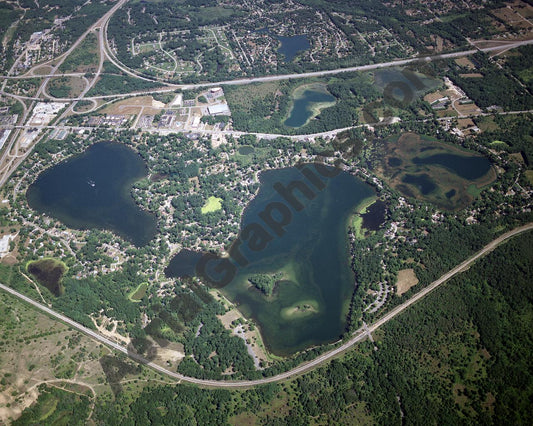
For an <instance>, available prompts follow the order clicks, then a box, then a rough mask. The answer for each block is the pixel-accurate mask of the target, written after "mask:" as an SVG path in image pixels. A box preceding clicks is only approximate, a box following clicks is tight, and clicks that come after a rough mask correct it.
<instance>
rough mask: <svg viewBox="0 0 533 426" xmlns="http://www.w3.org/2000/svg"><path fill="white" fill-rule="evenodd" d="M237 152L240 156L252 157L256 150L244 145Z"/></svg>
mask: <svg viewBox="0 0 533 426" xmlns="http://www.w3.org/2000/svg"><path fill="white" fill-rule="evenodd" d="M237 151H238V152H239V154H240V155H250V154H253V153H254V152H255V148H254V147H253V146H250V145H243V146H240V147H239V149H238V150H237Z"/></svg>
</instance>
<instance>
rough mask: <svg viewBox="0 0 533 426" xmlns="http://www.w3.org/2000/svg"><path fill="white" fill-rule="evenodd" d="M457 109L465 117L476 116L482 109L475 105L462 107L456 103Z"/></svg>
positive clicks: (463, 105)
mask: <svg viewBox="0 0 533 426" xmlns="http://www.w3.org/2000/svg"><path fill="white" fill-rule="evenodd" d="M455 108H456V109H457V111H459V113H461V114H463V115H474V114H478V113H480V112H481V109H479V107H478V106H477V105H476V104H475V103H471V104H462V105H461V104H459V102H456V103H455Z"/></svg>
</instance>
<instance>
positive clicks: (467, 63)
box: [455, 57, 476, 70]
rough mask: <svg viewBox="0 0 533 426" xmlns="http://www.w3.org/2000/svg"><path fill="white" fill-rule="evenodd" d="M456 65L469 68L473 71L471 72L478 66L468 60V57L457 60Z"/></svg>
mask: <svg viewBox="0 0 533 426" xmlns="http://www.w3.org/2000/svg"><path fill="white" fill-rule="evenodd" d="M455 63H456V64H457V65H459V66H460V67H464V68H468V69H471V70H473V69H475V68H476V66H475V65H474V64H473V63H472V61H471V60H470V59H468V58H467V57H464V58H457V59H456V60H455Z"/></svg>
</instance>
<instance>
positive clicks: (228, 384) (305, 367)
mask: <svg viewBox="0 0 533 426" xmlns="http://www.w3.org/2000/svg"><path fill="white" fill-rule="evenodd" d="M529 230H533V222H531V223H528V224H527V225H524V226H521V227H519V228H516V229H513V230H512V231H509V232H507V233H505V234H503V235H501V236H500V237H498V238H496V239H495V240H493V241H492V242H490V243H489V244H487V245H486V246H485V247H483V248H482V249H481V250H480V251H479V252H477V253H476V254H475V255H473V256H472V257H470V258H469V259H467V260H465V261H464V262H462V263H461V264H459V265H457V266H456V267H455V268H453V269H452V270H450V271H449V272H447V273H445V274H444V275H442V276H441V277H440V278H439V279H437V280H436V281H434V282H433V283H431V284H430V285H429V286H427V287H426V288H424V289H422V290H421V291H419V292H418V293H416V294H415V295H413V297H411V298H410V299H409V300H407V301H406V302H405V303H403V304H401V305H399V306H397V307H396V308H394V309H392V310H391V311H390V312H388V313H387V314H385V315H384V316H383V317H381V318H380V319H378V320H377V321H375V322H374V323H372V324H370V325H366V324H365V325H364V326H363V327H362V328H360V329H359V330H357V331H356V332H355V333H354V337H352V338H351V339H350V340H348V341H346V342H345V343H343V344H342V345H341V346H339V347H337V348H335V349H333V350H331V351H328V352H326V353H324V354H322V355H320V356H318V357H317V358H315V359H314V360H312V361H309V362H306V363H304V364H301V365H299V366H297V367H295V368H293V369H292V370H289V371H286V372H285V373H281V374H278V375H276V376H272V377H266V378H263V379H257V380H235V381H224V380H203V379H196V378H194V377H187V376H184V375H182V374H179V373H176V372H174V371H170V370H167V369H166V368H164V367H161V366H159V365H157V364H154V363H152V362H150V361H148V360H147V359H146V358H144V357H142V356H140V355H137V354H135V353H132V352H131V351H129V350H128V349H127V348H125V347H124V346H122V345H119V344H118V343H116V342H114V341H112V340H110V339H108V338H107V337H104V336H102V335H100V334H98V333H97V332H95V331H94V330H91V329H89V328H87V327H85V326H83V325H81V324H79V323H77V322H76V321H73V320H71V319H70V318H68V317H66V316H65V315H62V314H60V313H58V312H56V311H54V310H52V309H50V308H49V307H47V306H45V305H43V304H41V303H38V302H36V301H34V300H33V299H30V298H29V297H27V296H25V295H23V294H21V293H19V292H17V291H15V290H13V289H12V288H10V287H7V286H5V285H4V284H0V289H1V290H4V291H6V292H8V293H10V294H12V295H13V296H15V297H18V298H19V299H22V300H23V301H25V302H27V303H29V304H31V305H32V306H34V307H36V308H37V309H39V310H41V311H43V312H45V313H47V314H49V315H50V316H52V317H54V318H57V319H58V320H60V321H63V322H64V323H66V324H68V325H70V326H71V327H72V328H74V329H76V330H78V331H81V332H82V333H84V334H86V335H88V336H89V337H92V338H93V339H95V340H97V341H99V342H101V343H103V344H105V345H107V346H109V347H111V348H113V349H116V350H117V351H119V352H122V353H124V354H126V355H127V356H128V357H130V358H131V359H133V360H134V361H137V362H139V363H142V364H145V365H147V366H148V367H150V368H152V369H154V370H156V371H159V372H160V373H162V374H164V375H167V376H169V377H172V378H174V379H177V380H178V381H183V382H188V383H194V384H197V385H201V386H208V387H216V388H239V387H250V386H256V385H261V384H265V383H273V382H278V381H280V380H284V379H288V378H290V377H292V376H295V375H297V374H302V373H305V372H307V371H309V370H312V369H314V368H316V367H317V366H319V365H320V364H322V363H324V362H326V361H328V360H330V359H331V358H333V357H335V356H337V355H339V354H341V353H342V352H344V351H346V350H347V349H349V348H351V347H352V346H353V345H355V344H356V343H358V342H360V341H362V340H364V339H366V338H367V337H368V336H369V335H370V334H371V333H372V332H374V331H376V330H377V329H378V328H379V327H381V326H383V325H384V324H386V323H387V322H388V321H390V320H392V319H393V318H394V317H396V316H397V315H399V314H400V313H402V312H403V311H404V310H405V309H407V308H409V307H410V306H411V305H413V304H414V303H416V302H418V301H419V300H420V299H422V298H423V297H424V296H426V295H427V294H428V293H430V292H431V291H433V290H435V289H436V288H437V287H438V286H440V285H441V284H443V283H445V282H446V281H448V280H449V279H450V278H452V277H454V276H455V275H457V274H460V273H461V272H463V271H465V270H467V269H468V268H469V267H470V265H472V264H473V263H474V262H476V261H477V260H478V259H479V258H481V257H482V256H484V255H485V254H487V253H489V252H491V251H492V250H494V249H495V248H496V247H497V246H499V245H500V244H502V243H503V242H504V241H506V240H508V239H509V238H512V237H513V236H515V235H518V234H521V233H523V232H526V231H529Z"/></svg>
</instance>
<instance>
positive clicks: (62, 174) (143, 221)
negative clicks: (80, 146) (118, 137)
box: [26, 142, 157, 246]
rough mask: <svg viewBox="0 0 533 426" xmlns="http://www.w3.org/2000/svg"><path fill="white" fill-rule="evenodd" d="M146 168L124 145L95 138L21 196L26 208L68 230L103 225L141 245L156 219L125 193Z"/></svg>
mask: <svg viewBox="0 0 533 426" xmlns="http://www.w3.org/2000/svg"><path fill="white" fill-rule="evenodd" d="M147 172H148V171H147V168H146V165H145V163H144V161H143V160H142V158H141V157H140V156H139V155H138V154H137V153H135V152H134V151H133V150H131V149H130V148H128V147H126V146H124V145H122V144H119V143H113V142H101V143H97V144H94V145H92V146H91V147H89V148H88V149H87V150H86V151H85V152H84V153H82V154H80V155H78V156H75V157H73V158H71V159H68V160H66V161H64V162H62V163H59V164H57V165H55V166H53V167H51V168H49V169H47V170H45V171H44V172H43V173H41V174H40V175H39V177H38V178H37V180H36V181H35V182H34V183H33V184H32V185H31V186H30V187H29V188H28V191H27V192H26V197H27V200H28V204H29V205H30V207H31V208H32V209H34V210H36V211H37V212H39V213H44V214H47V215H49V216H51V217H53V218H55V219H58V220H60V221H61V222H63V223H64V224H65V225H67V226H68V227H70V228H76V229H92V228H98V229H108V230H111V231H114V232H116V233H117V234H119V235H120V236H122V237H124V238H125V239H127V240H129V241H131V242H132V243H133V244H135V245H136V246H144V245H146V244H148V242H149V241H150V240H151V239H152V238H153V237H154V236H155V234H156V231H157V222H156V218H155V216H154V215H153V214H151V213H148V212H146V211H144V210H142V209H141V208H139V206H138V205H137V204H136V203H135V201H134V199H133V197H132V196H131V193H130V191H131V187H132V184H133V183H134V182H135V181H136V180H138V179H140V178H142V177H145V176H147Z"/></svg>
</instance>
